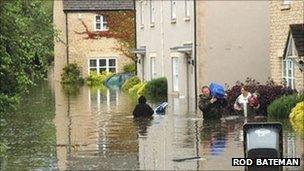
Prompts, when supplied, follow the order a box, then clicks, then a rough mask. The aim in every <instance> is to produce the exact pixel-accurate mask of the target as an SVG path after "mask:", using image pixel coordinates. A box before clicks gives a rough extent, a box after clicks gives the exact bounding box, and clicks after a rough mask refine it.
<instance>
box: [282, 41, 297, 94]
mask: <svg viewBox="0 0 304 171" xmlns="http://www.w3.org/2000/svg"><path fill="white" fill-rule="evenodd" d="M295 57H297V50H296V48H295V44H294V40H293V38H292V36H291V35H290V37H289V41H288V45H287V51H286V54H285V56H284V59H283V64H282V66H283V69H282V71H283V74H282V75H283V84H285V85H286V86H287V87H290V88H292V89H294V88H295V76H294V62H293V60H292V59H293V58H295Z"/></svg>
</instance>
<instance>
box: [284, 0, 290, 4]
mask: <svg viewBox="0 0 304 171" xmlns="http://www.w3.org/2000/svg"><path fill="white" fill-rule="evenodd" d="M290 4H291V0H283V5H290Z"/></svg>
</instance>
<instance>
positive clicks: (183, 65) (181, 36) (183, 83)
mask: <svg viewBox="0 0 304 171" xmlns="http://www.w3.org/2000/svg"><path fill="white" fill-rule="evenodd" d="M153 4H154V7H155V24H154V26H151V25H150V2H149V1H143V21H144V23H143V26H141V25H140V17H139V16H140V6H139V5H140V1H136V30H137V48H139V47H140V46H146V56H145V57H144V64H143V65H144V74H142V70H141V68H142V66H141V64H138V76H139V77H141V76H142V75H144V79H143V80H150V79H151V69H150V57H151V56H153V57H156V72H157V77H164V76H165V77H166V78H167V80H168V94H170V95H172V94H174V95H178V96H179V97H187V95H188V94H187V93H188V91H189V90H191V91H190V92H191V95H190V97H192V98H194V66H193V65H189V64H187V60H186V59H185V56H184V54H183V53H179V52H176V51H173V50H170V48H172V47H176V46H182V45H183V44H187V43H193V40H194V27H193V26H194V16H193V6H194V5H193V1H188V4H189V9H190V20H188V21H185V1H183V0H178V1H176V7H177V9H176V15H177V18H176V22H175V23H171V1H153ZM172 57H178V58H179V91H178V92H173V90H172V89H173V85H172V59H171V58H172ZM192 57H193V55H192ZM187 65H188V66H189V74H188V75H189V76H188V78H190V79H188V83H189V87H190V88H187V87H188V83H187Z"/></svg>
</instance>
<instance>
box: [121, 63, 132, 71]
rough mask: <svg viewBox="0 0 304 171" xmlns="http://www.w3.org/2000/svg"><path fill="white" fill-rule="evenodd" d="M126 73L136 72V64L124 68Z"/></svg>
mask: <svg viewBox="0 0 304 171" xmlns="http://www.w3.org/2000/svg"><path fill="white" fill-rule="evenodd" d="M123 71H124V72H133V73H134V72H135V63H129V64H126V65H124V66H123Z"/></svg>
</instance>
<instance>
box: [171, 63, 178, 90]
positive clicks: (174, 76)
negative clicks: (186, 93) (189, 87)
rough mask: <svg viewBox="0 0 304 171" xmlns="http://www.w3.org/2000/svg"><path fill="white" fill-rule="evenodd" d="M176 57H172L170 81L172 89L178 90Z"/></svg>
mask: <svg viewBox="0 0 304 171" xmlns="http://www.w3.org/2000/svg"><path fill="white" fill-rule="evenodd" d="M178 65H179V64H178V58H177V57H173V58H172V82H173V91H178V87H179V86H178V84H179V79H178Z"/></svg>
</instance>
